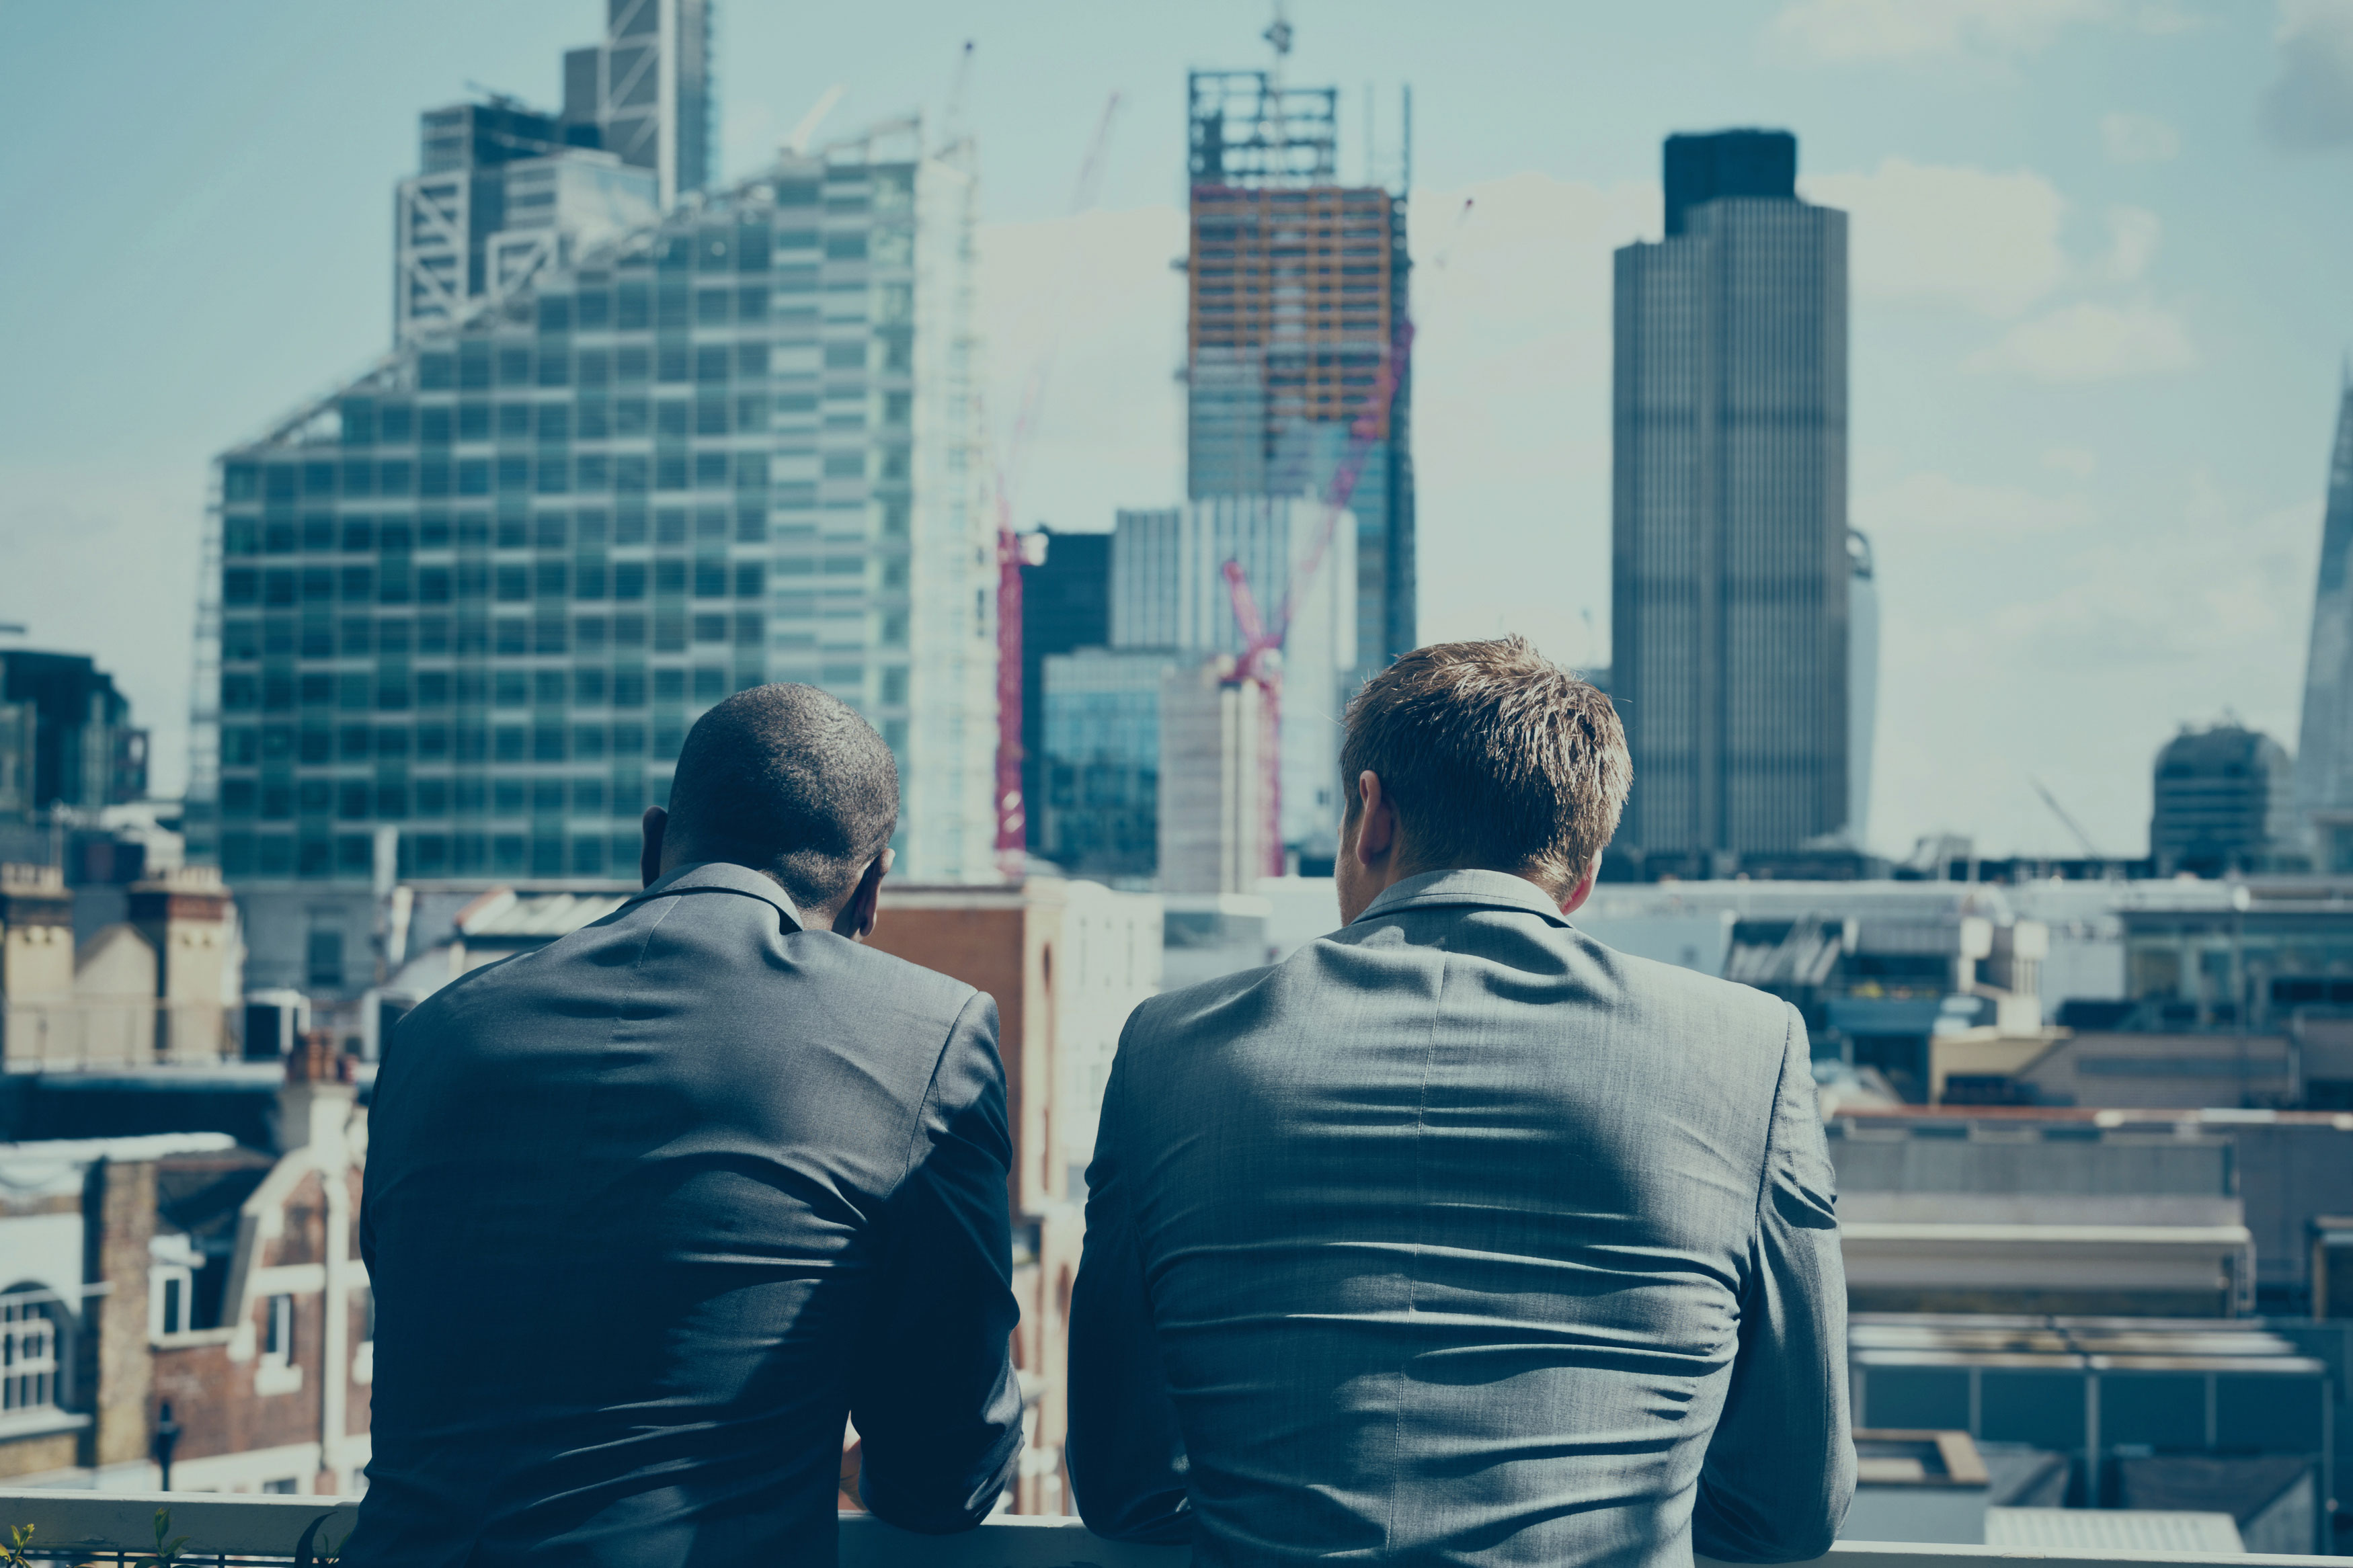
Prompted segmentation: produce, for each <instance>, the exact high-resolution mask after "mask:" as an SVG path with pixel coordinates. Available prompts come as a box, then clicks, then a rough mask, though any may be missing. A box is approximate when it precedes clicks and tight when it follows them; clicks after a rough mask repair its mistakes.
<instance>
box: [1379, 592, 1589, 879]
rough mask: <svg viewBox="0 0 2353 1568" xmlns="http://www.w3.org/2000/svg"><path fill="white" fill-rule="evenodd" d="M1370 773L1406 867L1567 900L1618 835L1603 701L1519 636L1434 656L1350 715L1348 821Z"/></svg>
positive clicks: (1424, 654) (1409, 667)
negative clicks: (1496, 874)
mask: <svg viewBox="0 0 2353 1568" xmlns="http://www.w3.org/2000/svg"><path fill="white" fill-rule="evenodd" d="M1367 770H1369V771H1370V772H1372V773H1375V774H1377V776H1378V777H1379V779H1380V781H1381V788H1382V790H1383V792H1384V793H1385V794H1386V795H1388V797H1389V799H1390V800H1391V801H1392V802H1393V803H1394V804H1395V805H1396V807H1397V814H1398V826H1400V827H1402V828H1403V829H1404V830H1405V835H1406V841H1407V846H1408V847H1409V851H1410V853H1411V855H1412V858H1413V868H1414V869H1416V870H1421V871H1436V870H1441V869H1450V868H1457V867H1482V868H1487V869H1489V870H1496V871H1509V872H1512V873H1514V874H1515V875H1519V876H1524V877H1527V878H1529V879H1532V880H1534V881H1535V882H1536V883H1537V884H1539V885H1540V886H1542V887H1543V888H1545V889H1546V890H1547V891H1549V892H1551V893H1553V894H1554V895H1555V896H1556V897H1564V898H1565V897H1567V894H1568V892H1569V890H1570V889H1573V888H1574V887H1575V886H1576V885H1577V881H1578V880H1579V879H1581V878H1582V877H1583V876H1584V874H1585V870H1586V868H1587V867H1588V866H1590V865H1591V864H1592V862H1593V858H1594V857H1595V856H1597V855H1599V853H1600V852H1601V849H1602V847H1603V846H1605V845H1607V844H1608V843H1609V838H1610V836H1611V835H1612V834H1614V833H1616V832H1617V831H1618V816H1619V813H1620V811H1622V810H1623V809H1624V808H1625V805H1626V791H1627V788H1628V786H1629V785H1630V784H1631V782H1632V779H1633V772H1634V769H1633V763H1632V761H1631V759H1630V758H1629V757H1628V755H1627V752H1626V731H1625V730H1624V729H1623V727H1621V726H1620V724H1619V722H1618V711H1617V710H1616V709H1614V708H1612V707H1611V706H1610V704H1609V698H1607V697H1605V696H1603V695H1602V694H1601V693H1600V692H1599V691H1598V690H1596V689H1594V688H1593V687H1592V686H1590V685H1588V684H1587V683H1586V682H1584V681H1582V680H1579V679H1577V677H1576V676H1574V675H1572V674H1570V673H1569V672H1568V671H1567V670H1565V669H1563V668H1560V667H1559V666H1558V665H1556V664H1554V663H1552V662H1550V661H1549V660H1547V659H1546V658H1543V657H1541V656H1540V655H1538V654H1537V652H1536V651H1535V648H1533V647H1530V646H1529V645H1528V642H1527V639H1526V638H1525V637H1498V638H1495V639H1494V640H1493V641H1488V642H1455V643H1433V644H1431V645H1430V647H1419V648H1416V649H1414V650H1413V651H1412V652H1411V653H1409V654H1407V655H1405V656H1404V657H1403V658H1399V659H1398V661H1397V662H1396V663H1395V664H1392V665H1390V666H1389V667H1388V668H1387V669H1385V670H1383V671H1381V672H1380V673H1379V674H1378V675H1376V676H1375V677H1373V678H1372V679H1370V680H1368V681H1366V683H1365V686H1364V689H1362V690H1361V691H1359V692H1357V693H1356V700H1354V701H1352V702H1350V703H1349V704H1348V716H1347V739H1346V740H1345V742H1343V743H1342V746H1341V749H1340V777H1341V784H1342V790H1343V792H1344V795H1345V799H1346V800H1347V802H1348V813H1349V816H1351V817H1352V818H1353V817H1354V816H1356V813H1357V811H1358V810H1359V809H1361V806H1362V804H1363V803H1362V801H1361V800H1360V799H1359V797H1358V795H1357V793H1356V780H1357V779H1358V778H1360V777H1361V776H1363V774H1364V773H1366V771H1367Z"/></svg>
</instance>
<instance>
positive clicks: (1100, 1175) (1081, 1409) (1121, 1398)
mask: <svg viewBox="0 0 2353 1568" xmlns="http://www.w3.org/2000/svg"><path fill="white" fill-rule="evenodd" d="M1134 1033H1135V1022H1134V1018H1133V1017H1131V1018H1130V1019H1129V1021H1128V1026H1127V1029H1126V1031H1125V1032H1124V1035H1123V1036H1122V1037H1121V1040H1120V1049H1119V1055H1118V1056H1117V1058H1114V1059H1113V1063H1112V1071H1111V1082H1110V1084H1109V1086H1108V1087H1107V1088H1106V1089H1104V1092H1103V1120H1102V1121H1101V1123H1100V1124H1099V1126H1098V1129H1097V1131H1096V1133H1095V1157H1094V1162H1093V1163H1092V1164H1090V1165H1089V1166H1088V1167H1087V1238H1086V1247H1085V1250H1084V1252H1083V1253H1082V1256H1081V1258H1080V1262H1079V1278H1078V1283H1077V1284H1076V1285H1075V1286H1074V1287H1073V1288H1072V1290H1071V1382H1070V1436H1069V1441H1068V1444H1067V1446H1066V1447H1064V1449H1063V1458H1065V1460H1067V1461H1068V1463H1069V1465H1070V1468H1071V1492H1072V1493H1073V1495H1074V1496H1075V1498H1076V1500H1077V1501H1078V1505H1079V1517H1080V1518H1082V1519H1083V1520H1084V1521H1086V1526H1087V1528H1088V1529H1089V1530H1092V1531H1094V1532H1095V1533H1096V1534H1097V1535H1100V1536H1103V1537H1104V1538H1105V1539H1106V1540H1111V1541H1128V1542H1159V1543H1165V1544H1172V1545H1181V1544H1183V1543H1184V1542H1188V1541H1190V1540H1191V1539H1192V1538H1193V1510H1192V1503H1191V1500H1190V1499H1189V1498H1188V1497H1187V1492H1186V1478H1187V1466H1186V1458H1185V1439H1184V1436H1183V1434H1182V1433H1181V1432H1180V1431H1179V1430H1178V1428H1177V1425H1176V1405H1175V1403H1174V1402H1173V1401H1172V1400H1171V1398H1170V1396H1169V1392H1168V1377H1167V1373H1166V1367H1165V1365H1164V1363H1162V1361H1161V1356H1160V1344H1159V1341H1158V1339H1157V1337H1156V1336H1155V1332H1154V1331H1153V1326H1152V1298H1151V1293H1150V1289H1149V1288H1148V1286H1147V1284H1146V1281H1145V1273H1144V1253H1143V1248H1142V1245H1141V1240H1140V1237H1138V1235H1137V1232H1136V1226H1135V1215H1134V1207H1133V1203H1134V1174H1133V1173H1132V1172H1131V1171H1130V1169H1129V1167H1128V1163H1127V1159H1128V1155H1127V1149H1126V1146H1125V1145H1126V1137H1125V1129H1124V1123H1125V1121H1126V1118H1125V1115H1124V1107H1125V1103H1126V1098H1127V1097H1126V1089H1127V1080H1128V1079H1129V1077H1130V1076H1131V1072H1132V1061H1133V1058H1132V1056H1131V1047H1130V1041H1131V1040H1132V1039H1133V1037H1134Z"/></svg>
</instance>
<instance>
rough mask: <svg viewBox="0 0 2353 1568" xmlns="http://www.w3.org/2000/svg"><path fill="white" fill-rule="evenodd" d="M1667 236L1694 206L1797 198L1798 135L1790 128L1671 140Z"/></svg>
mask: <svg viewBox="0 0 2353 1568" xmlns="http://www.w3.org/2000/svg"><path fill="white" fill-rule="evenodd" d="M1665 163H1666V170H1665V173H1666V188H1667V237H1669V238H1671V239H1672V238H1673V237H1675V236H1676V235H1679V234H1682V233H1683V232H1684V221H1685V218H1686V217H1687V216H1688V215H1689V213H1690V212H1691V209H1692V208H1694V207H1695V206H1699V205H1703V204H1704V203H1707V202H1713V201H1721V200H1723V199H1724V198H1725V197H1726V196H1756V197H1758V198H1760V199H1763V200H1767V201H1784V202H1788V201H1795V200H1797V198H1798V139H1797V138H1796V137H1795V136H1792V135H1790V134H1789V133H1788V132H1786V131H1712V132H1707V133H1705V134H1704V135H1694V134H1692V133H1690V132H1684V133H1683V134H1680V135H1675V136H1670V137H1668V138H1667V152H1666V159H1665Z"/></svg>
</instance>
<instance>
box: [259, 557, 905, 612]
mask: <svg viewBox="0 0 2353 1568" xmlns="http://www.w3.org/2000/svg"><path fill="white" fill-rule="evenodd" d="M790 562H791V564H790V565H785V564H783V563H779V565H778V568H777V575H779V576H815V575H818V560H817V558H816V557H815V556H795V557H791V558H790ZM865 564H866V563H865V557H864V556H862V555H859V556H840V557H836V558H835V559H834V560H832V561H828V562H827V563H825V565H826V569H827V570H828V571H833V570H836V569H837V567H838V569H839V571H840V572H841V573H842V574H845V575H847V574H862V573H863V572H864V571H865ZM767 584H768V563H765V562H761V561H735V562H730V561H728V560H727V559H726V558H725V557H724V556H715V557H702V558H698V559H696V560H694V561H692V562H689V561H688V559H687V558H686V557H684V556H682V555H657V556H655V557H653V558H652V559H651V560H643V559H640V560H623V561H611V562H608V561H607V560H606V559H605V558H604V557H603V556H601V555H580V556H575V557H574V558H573V559H572V560H569V561H566V560H564V559H562V558H560V557H559V558H557V559H555V560H541V561H538V562H535V563H530V564H523V563H515V564H499V565H492V564H491V563H489V562H486V561H459V562H458V563H456V564H454V565H450V566H419V567H416V568H413V569H412V568H411V567H409V566H408V565H407V564H406V563H392V562H386V563H385V564H384V565H383V566H381V567H376V566H342V567H335V566H304V567H301V568H296V567H292V566H280V567H269V568H258V567H251V566H231V567H229V568H227V570H226V571H224V572H223V573H222V574H221V602H222V604H224V605H227V606H228V607H229V608H231V609H237V608H243V607H248V606H252V605H297V604H303V605H325V604H345V605H373V604H385V605H406V604H409V603H411V602H414V603H417V604H420V605H447V604H450V603H452V602H454V601H456V600H460V599H493V598H494V599H496V600H498V601H500V602H501V603H506V604H514V603H520V602H523V601H527V600H532V599H563V598H574V599H602V598H605V597H606V596H607V595H608V594H609V595H610V596H611V597H613V598H616V599H642V598H645V597H646V596H647V595H648V593H649V590H650V592H651V593H652V594H653V595H655V596H657V597H659V596H663V595H669V596H672V597H678V598H683V597H685V596H686V595H687V594H688V592H689V589H690V586H691V591H692V593H693V596H694V597H696V598H698V599H724V598H729V597H733V598H738V599H756V598H759V597H760V596H761V595H764V594H765V593H766V592H767V591H768V586H767Z"/></svg>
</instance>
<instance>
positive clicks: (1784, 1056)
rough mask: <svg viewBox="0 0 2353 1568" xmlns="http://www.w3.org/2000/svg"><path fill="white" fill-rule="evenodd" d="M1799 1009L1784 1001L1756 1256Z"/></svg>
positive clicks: (1751, 1236) (1752, 1238)
mask: <svg viewBox="0 0 2353 1568" xmlns="http://www.w3.org/2000/svg"><path fill="white" fill-rule="evenodd" d="M1797 1018H1798V1010H1797V1009H1796V1008H1795V1007H1792V1006H1790V1005H1789V1004H1788V1003H1787V1002H1784V1003H1782V1004H1781V1067H1780V1070H1779V1071H1778V1072H1776V1073H1775V1074H1774V1075H1773V1098H1772V1099H1771V1100H1768V1101H1767V1103H1766V1107H1765V1157H1764V1159H1762V1160H1760V1161H1759V1162H1757V1207H1756V1212H1755V1214H1754V1215H1752V1216H1751V1219H1750V1222H1749V1231H1748V1248H1749V1252H1750V1254H1751V1255H1752V1256H1753V1255H1754V1254H1755V1252H1756V1250H1757V1246H1758V1244H1759V1242H1760V1241H1761V1240H1762V1239H1763V1237H1764V1234H1765V1194H1766V1193H1767V1191H1769V1190H1770V1189H1771V1187H1772V1185H1773V1161H1774V1159H1775V1158H1776V1157H1777V1156H1778V1154H1779V1153H1780V1144H1779V1143H1778V1141H1777V1139H1778V1134H1779V1132H1780V1131H1781V1090H1782V1089H1783V1088H1784V1087H1786V1086H1787V1084H1788V1081H1789V1047H1790V1044H1791V1043H1792V1041H1793V1040H1794V1038H1795V1036H1794V1034H1793V1030H1794V1028H1795V1026H1796V1024H1797Z"/></svg>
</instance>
